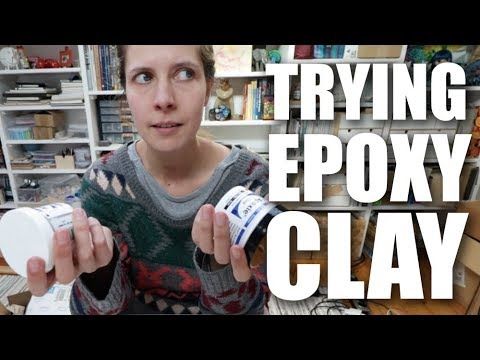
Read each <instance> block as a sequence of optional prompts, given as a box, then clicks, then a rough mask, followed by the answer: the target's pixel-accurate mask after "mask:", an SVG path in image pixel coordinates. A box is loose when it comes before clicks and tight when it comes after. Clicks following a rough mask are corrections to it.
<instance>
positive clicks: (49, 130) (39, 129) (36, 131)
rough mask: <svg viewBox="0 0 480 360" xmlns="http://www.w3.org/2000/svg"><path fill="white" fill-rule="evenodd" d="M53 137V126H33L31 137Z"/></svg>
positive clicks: (39, 138)
mask: <svg viewBox="0 0 480 360" xmlns="http://www.w3.org/2000/svg"><path fill="white" fill-rule="evenodd" d="M54 137H55V128H53V127H47V126H34V127H33V138H34V139H35V140H49V139H53V138H54Z"/></svg>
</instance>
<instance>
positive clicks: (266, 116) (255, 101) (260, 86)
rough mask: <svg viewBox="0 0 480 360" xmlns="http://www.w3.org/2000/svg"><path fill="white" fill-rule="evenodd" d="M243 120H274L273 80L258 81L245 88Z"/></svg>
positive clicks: (249, 83) (248, 83) (246, 84)
mask: <svg viewBox="0 0 480 360" xmlns="http://www.w3.org/2000/svg"><path fill="white" fill-rule="evenodd" d="M242 114H243V119H245V120H273V118H274V117H273V80H272V79H258V80H252V81H250V82H246V83H245V85H244V87H243V109H242Z"/></svg>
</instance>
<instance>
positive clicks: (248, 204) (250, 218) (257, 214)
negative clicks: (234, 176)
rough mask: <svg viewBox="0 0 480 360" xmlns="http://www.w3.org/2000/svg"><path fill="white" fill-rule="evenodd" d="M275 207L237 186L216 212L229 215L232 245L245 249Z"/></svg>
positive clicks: (220, 202) (224, 198) (221, 202)
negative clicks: (253, 233) (254, 231)
mask: <svg viewBox="0 0 480 360" xmlns="http://www.w3.org/2000/svg"><path fill="white" fill-rule="evenodd" d="M274 207H275V205H274V204H272V203H269V202H268V201H267V200H265V199H264V198H262V197H261V196H258V195H256V194H254V193H253V192H252V191H250V190H248V189H246V188H244V187H242V186H236V187H234V188H233V189H231V190H230V191H229V192H227V193H226V194H225V195H224V196H223V197H222V199H221V200H220V201H219V202H218V204H217V206H216V207H215V210H216V211H224V212H225V213H226V214H227V215H228V219H229V222H230V239H231V241H232V245H240V246H241V247H245V244H246V243H247V241H248V238H249V237H250V235H251V234H252V232H253V230H255V228H256V227H257V225H258V224H259V223H260V221H262V219H263V218H264V216H265V215H267V214H268V213H269V212H270V210H272V209H273V208H274Z"/></svg>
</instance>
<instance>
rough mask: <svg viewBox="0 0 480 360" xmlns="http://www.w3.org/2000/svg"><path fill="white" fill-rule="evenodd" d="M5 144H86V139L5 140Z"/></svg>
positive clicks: (87, 141)
mask: <svg viewBox="0 0 480 360" xmlns="http://www.w3.org/2000/svg"><path fill="white" fill-rule="evenodd" d="M6 143H7V144H10V145H23V144H25V145H26V144H32V145H34V144H39V145H40V144H88V143H89V140H88V139H82V138H71V139H62V140H57V139H51V140H7V141H6Z"/></svg>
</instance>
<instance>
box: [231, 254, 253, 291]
mask: <svg viewBox="0 0 480 360" xmlns="http://www.w3.org/2000/svg"><path fill="white" fill-rule="evenodd" d="M230 255H231V256H230V257H231V261H232V270H233V276H234V277H235V279H236V280H237V281H239V282H245V281H248V280H249V279H250V277H251V276H252V272H251V271H250V267H249V266H248V262H247V256H246V255H245V251H244V250H243V248H242V247H240V246H238V245H233V246H232V247H231V248H230Z"/></svg>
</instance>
